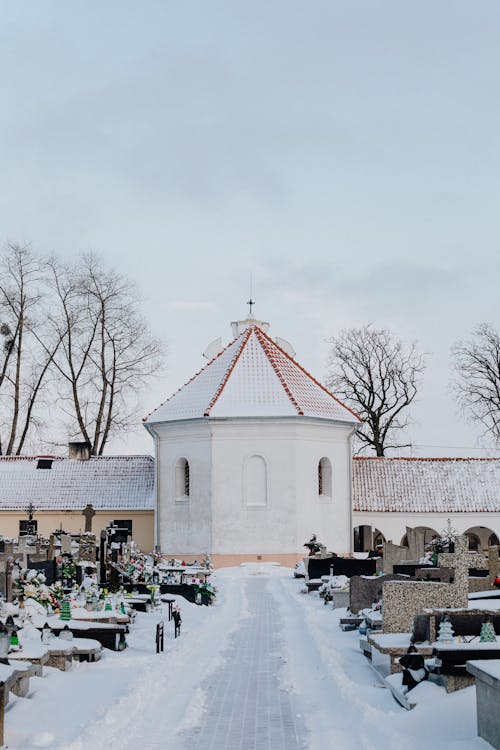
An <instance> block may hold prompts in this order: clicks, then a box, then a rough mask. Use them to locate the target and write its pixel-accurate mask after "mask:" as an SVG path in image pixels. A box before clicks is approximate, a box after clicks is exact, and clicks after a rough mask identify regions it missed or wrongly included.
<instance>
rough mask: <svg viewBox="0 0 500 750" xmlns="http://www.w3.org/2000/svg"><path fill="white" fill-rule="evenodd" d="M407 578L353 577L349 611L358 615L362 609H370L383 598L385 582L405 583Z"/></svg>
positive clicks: (397, 576)
mask: <svg viewBox="0 0 500 750" xmlns="http://www.w3.org/2000/svg"><path fill="white" fill-rule="evenodd" d="M404 580H408V579H407V578H406V577H405V576H402V575H397V574H390V575H382V576H377V577H376V578H364V577H363V576H353V577H352V578H351V581H350V587H349V609H350V610H351V612H352V613H353V614H357V613H358V612H360V611H361V610H362V609H369V608H370V607H371V606H372V604H373V602H376V601H379V599H381V598H382V593H383V583H384V582H385V581H404Z"/></svg>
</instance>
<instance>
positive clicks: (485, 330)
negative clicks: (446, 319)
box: [452, 323, 500, 445]
mask: <svg viewBox="0 0 500 750" xmlns="http://www.w3.org/2000/svg"><path fill="white" fill-rule="evenodd" d="M452 356H453V367H454V371H455V379H454V380H453V382H452V389H453V391H454V392H455V394H456V396H457V397H458V399H459V403H460V405H461V406H462V408H463V410H464V411H465V412H466V413H467V414H468V415H469V416H470V418H471V419H472V420H473V421H476V422H479V423H480V424H482V425H483V427H484V430H485V434H486V435H487V436H488V437H490V438H492V439H493V441H494V442H495V443H496V444H497V445H498V444H500V335H499V333H498V331H496V330H495V329H494V328H493V326H491V325H489V324H488V323H482V324H481V325H479V326H477V327H476V328H475V329H474V331H473V338H472V339H470V340H468V341H460V342H458V343H457V344H455V346H454V347H453V348H452Z"/></svg>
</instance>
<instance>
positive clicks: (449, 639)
mask: <svg viewBox="0 0 500 750" xmlns="http://www.w3.org/2000/svg"><path fill="white" fill-rule="evenodd" d="M437 639H438V641H439V643H454V642H455V633H454V630H453V627H452V625H451V621H450V618H449V617H447V616H445V617H443V619H442V620H441V622H440V623H439V632H438V637H437Z"/></svg>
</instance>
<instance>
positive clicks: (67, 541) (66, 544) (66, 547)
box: [61, 534, 71, 555]
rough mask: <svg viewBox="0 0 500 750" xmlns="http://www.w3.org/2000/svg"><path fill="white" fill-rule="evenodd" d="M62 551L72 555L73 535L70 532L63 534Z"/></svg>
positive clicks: (64, 553)
mask: <svg viewBox="0 0 500 750" xmlns="http://www.w3.org/2000/svg"><path fill="white" fill-rule="evenodd" d="M61 553H62V554H63V555H71V537H70V535H69V534H61Z"/></svg>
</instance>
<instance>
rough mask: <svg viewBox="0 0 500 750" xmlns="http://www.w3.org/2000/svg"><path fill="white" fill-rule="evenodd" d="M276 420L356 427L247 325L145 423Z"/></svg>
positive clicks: (286, 357)
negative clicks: (297, 419) (325, 421)
mask: <svg viewBox="0 0 500 750" xmlns="http://www.w3.org/2000/svg"><path fill="white" fill-rule="evenodd" d="M279 416H308V417H318V418H321V419H329V420H335V421H341V422H347V423H351V424H356V423H357V422H359V421H361V420H360V419H359V417H358V416H357V415H356V414H354V412H353V411H351V409H349V408H348V407H347V406H345V405H344V404H343V403H342V402H341V401H339V400H338V399H337V398H336V397H335V396H334V395H333V394H332V393H330V392H329V391H328V390H327V389H326V388H325V387H324V386H323V385H321V383H319V382H318V381H317V380H316V379H315V378H313V376H312V375H310V374H309V373H308V372H307V371H306V370H305V369H304V368H303V367H301V365H299V363H298V362H296V361H295V359H293V358H292V357H291V356H290V355H289V354H287V353H286V352H285V351H284V350H283V349H282V348H281V347H280V346H278V344H276V343H275V342H274V341H273V339H271V338H270V337H269V336H268V335H267V334H266V333H265V332H264V331H263V330H262V329H261V328H259V326H257V325H251V326H249V327H248V328H247V329H246V330H245V331H243V332H242V333H241V334H240V335H239V336H238V337H237V338H236V339H234V340H233V341H232V342H231V343H230V344H229V345H228V346H227V347H226V348H225V349H224V350H223V351H222V352H220V354H218V355H217V357H215V358H214V359H213V360H212V361H211V362H209V363H208V365H206V367H204V368H203V369H202V370H200V371H199V372H198V373H197V374H196V375H195V376H194V377H193V378H192V379H191V380H190V381H188V383H186V384H185V385H184V386H183V387H182V388H180V389H179V390H178V391H177V392H176V393H174V394H173V396H171V397H170V398H169V399H168V400H167V401H165V402H164V403H163V404H162V405H161V406H159V407H158V408H157V409H156V410H155V411H153V412H152V414H150V415H149V416H148V417H147V418H146V419H145V422H146V423H155V422H169V421H175V420H183V419H196V418H201V417H279Z"/></svg>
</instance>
